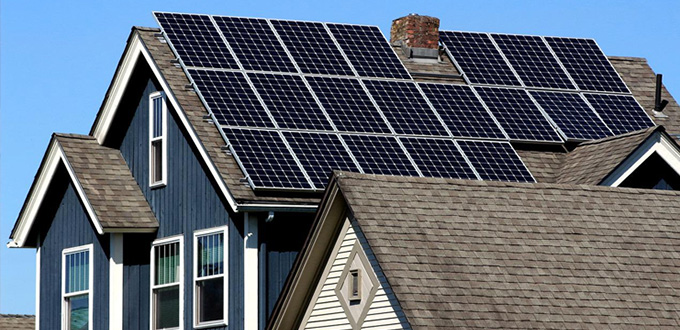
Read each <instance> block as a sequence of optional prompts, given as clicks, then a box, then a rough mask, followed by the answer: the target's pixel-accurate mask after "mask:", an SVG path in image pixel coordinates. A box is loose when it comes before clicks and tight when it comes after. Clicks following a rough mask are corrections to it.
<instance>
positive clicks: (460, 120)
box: [418, 82, 508, 139]
mask: <svg viewBox="0 0 680 330" xmlns="http://www.w3.org/2000/svg"><path fill="white" fill-rule="evenodd" d="M418 86H419V87H420V89H421V90H422V91H423V94H425V97H426V99H427V100H429V102H430V104H431V105H432V107H433V108H434V109H435V111H436V112H437V113H438V114H439V117H440V118H441V119H442V121H444V123H445V124H446V126H447V128H448V129H449V132H451V134H452V135H453V136H454V137H469V138H490V139H507V138H508V137H507V135H506V134H505V132H504V131H503V129H502V128H501V126H500V125H499V123H498V122H497V121H496V118H495V117H494V116H493V115H492V114H491V112H490V111H489V110H488V109H487V108H486V107H485V106H484V103H483V102H482V101H481V100H480V99H479V97H478V96H477V94H475V92H474V91H473V90H472V88H471V87H469V86H466V85H453V84H438V83H423V82H418Z"/></svg>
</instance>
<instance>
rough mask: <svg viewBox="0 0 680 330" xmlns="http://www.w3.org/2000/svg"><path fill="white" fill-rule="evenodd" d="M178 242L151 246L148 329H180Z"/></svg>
mask: <svg viewBox="0 0 680 330" xmlns="http://www.w3.org/2000/svg"><path fill="white" fill-rule="evenodd" d="M182 265H183V260H182V238H181V237H171V238H166V239H162V240H158V241H156V242H154V244H153V247H152V249H151V328H152V329H180V328H181V324H182V319H183V318H182V313H183V310H184V306H183V305H184V304H183V297H182V279H183V276H182Z"/></svg>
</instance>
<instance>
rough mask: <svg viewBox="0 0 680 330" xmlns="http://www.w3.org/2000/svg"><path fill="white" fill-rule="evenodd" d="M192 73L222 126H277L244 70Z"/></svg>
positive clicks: (191, 71)
mask: <svg viewBox="0 0 680 330" xmlns="http://www.w3.org/2000/svg"><path fill="white" fill-rule="evenodd" d="M189 75H191V77H192V78H193V79H194V82H195V83H196V86H197V87H198V90H199V92H200V93H201V96H203V98H204V99H205V101H206V102H207V103H208V107H210V110H211V111H212V112H213V113H214V114H215V118H217V121H219V123H220V124H221V125H227V126H248V127H274V123H273V122H272V121H271V119H270V118H269V116H268V115H267V112H266V111H265V110H264V107H262V104H260V101H259V100H258V99H257V96H255V91H253V89H252V88H250V85H248V81H247V80H246V77H245V76H244V75H243V73H241V72H226V71H208V70H194V69H190V70H189Z"/></svg>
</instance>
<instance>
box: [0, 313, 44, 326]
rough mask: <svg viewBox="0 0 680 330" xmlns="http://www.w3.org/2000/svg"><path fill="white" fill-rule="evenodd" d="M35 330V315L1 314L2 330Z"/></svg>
mask: <svg viewBox="0 0 680 330" xmlns="http://www.w3.org/2000/svg"><path fill="white" fill-rule="evenodd" d="M10 329H12V330H34V329H35V316H33V315H20V314H0V330H10Z"/></svg>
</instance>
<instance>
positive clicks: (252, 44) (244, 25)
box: [213, 16, 298, 73]
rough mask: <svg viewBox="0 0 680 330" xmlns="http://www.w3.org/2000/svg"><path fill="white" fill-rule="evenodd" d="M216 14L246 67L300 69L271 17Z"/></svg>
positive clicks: (228, 40)
mask: <svg viewBox="0 0 680 330" xmlns="http://www.w3.org/2000/svg"><path fill="white" fill-rule="evenodd" d="M213 18H214V20H215V24H216V25H217V28H218V29H219V31H220V32H221V33H222V35H223V36H224V38H225V40H227V42H228V44H229V47H231V49H232V51H233V52H234V54H235V55H236V58H238V60H239V62H240V63H241V65H242V66H243V68H244V69H245V70H251V71H267V72H289V73H295V72H298V71H297V68H296V66H295V63H294V62H293V60H292V59H291V58H290V56H289V55H288V53H287V52H286V49H285V48H284V45H283V44H282V43H281V41H280V40H279V38H278V36H277V34H276V31H274V29H273V28H272V27H271V26H270V25H269V21H268V20H266V19H263V18H246V17H232V16H213Z"/></svg>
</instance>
